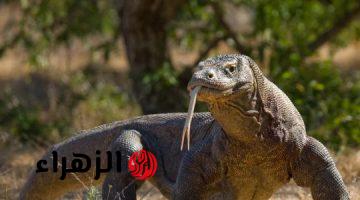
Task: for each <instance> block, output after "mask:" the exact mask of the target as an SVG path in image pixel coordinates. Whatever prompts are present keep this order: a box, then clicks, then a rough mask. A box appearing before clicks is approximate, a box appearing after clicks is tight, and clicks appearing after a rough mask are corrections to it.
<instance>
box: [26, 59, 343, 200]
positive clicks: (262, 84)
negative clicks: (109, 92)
mask: <svg viewBox="0 0 360 200" xmlns="http://www.w3.org/2000/svg"><path fill="white" fill-rule="evenodd" d="M199 85H201V86H203V87H202V89H201V90H200V92H199V94H198V99H199V100H200V101H204V102H206V103H207V104H208V106H209V110H210V113H196V114H195V115H194V118H193V122H192V126H191V148H190V150H189V151H182V152H181V151H180V150H179V149H180V140H181V138H180V137H181V133H182V128H183V125H184V122H185V117H186V114H181V113H171V114H158V115H148V116H142V117H139V118H136V119H132V120H128V121H123V122H116V123H112V124H109V125H104V126H101V127H98V128H96V129H94V130H91V131H85V132H84V133H82V134H79V135H78V136H75V137H73V138H71V139H69V140H67V141H65V142H63V143H61V144H57V145H55V146H54V147H53V148H52V149H51V150H50V151H49V153H47V154H46V155H45V156H44V159H47V160H48V163H51V154H50V153H51V151H52V150H56V151H58V152H59V156H66V157H68V158H69V159H70V158H71V157H72V153H73V152H76V153H86V154H88V155H95V153H94V152H95V150H101V151H102V152H104V151H105V150H112V151H115V150H120V151H121V152H122V153H123V155H124V156H123V158H122V159H123V163H127V160H128V156H129V155H131V154H132V153H133V152H135V151H138V150H140V149H142V148H145V149H147V150H149V151H151V152H153V153H154V154H155V155H156V157H157V160H158V163H159V167H158V171H157V172H156V174H155V176H154V177H153V178H151V179H150V181H151V182H152V183H153V184H154V185H155V186H157V187H158V188H159V189H160V191H161V192H162V194H163V195H165V196H166V197H168V198H171V199H187V200H188V199H268V198H270V197H271V195H272V194H273V193H274V192H275V191H276V190H277V189H279V188H280V187H281V186H283V185H284V184H286V183H287V182H289V180H290V179H291V178H293V179H294V181H295V182H296V183H297V184H298V185H299V186H303V187H310V189H311V193H312V196H313V198H314V199H321V200H325V199H326V200H328V199H349V196H348V193H347V191H346V188H345V185H344V183H343V181H342V179H341V176H340V174H339V172H338V171H337V169H336V167H335V164H334V162H333V161H332V159H331V157H330V155H329V153H328V152H327V150H326V148H325V147H324V146H323V145H322V144H321V143H320V142H318V141H317V140H315V139H314V138H311V137H309V136H306V133H305V125H304V123H303V120H302V118H301V116H300V114H299V113H298V111H297V110H296V108H295V107H294V105H293V104H292V103H291V101H290V100H289V99H288V97H287V96H286V95H285V94H284V93H283V92H282V91H281V90H280V89H279V88H277V87H276V86H275V85H274V84H273V83H271V82H270V81H269V80H267V79H266V78H265V77H264V76H263V75H262V73H261V71H260V70H259V68H258V67H257V65H256V64H255V63H254V62H253V61H252V60H251V59H250V58H249V57H246V56H242V55H224V56H218V57H214V58H209V59H207V60H205V61H203V62H201V63H200V64H199V70H198V71H197V72H195V73H194V75H193V77H192V79H191V81H190V82H189V90H191V89H192V88H194V87H196V86H199ZM94 160H95V158H94V156H92V162H93V163H94ZM102 161H103V163H102V164H105V162H106V158H105V156H103V157H102ZM104 166H105V165H104ZM125 168H126V166H125V164H124V168H123V169H124V172H122V173H117V172H114V171H111V172H109V173H107V174H103V175H102V178H103V179H101V180H99V181H97V182H94V181H93V180H92V177H93V176H94V175H93V170H94V168H93V166H92V168H91V169H90V171H89V172H88V173H78V174H76V175H74V174H68V175H67V177H66V179H65V180H64V181H61V180H59V176H60V174H59V172H57V173H53V172H48V173H38V174H36V173H32V174H31V176H30V178H29V179H28V181H27V183H26V185H25V186H24V189H23V190H22V193H21V197H20V198H21V199H53V198H55V197H59V196H61V195H63V194H64V193H65V192H67V191H69V190H74V189H77V188H82V187H83V185H82V184H85V185H90V184H91V185H96V184H99V183H102V182H103V198H104V199H114V198H116V199H119V198H120V199H135V197H136V189H137V188H138V186H139V185H141V182H140V181H134V179H133V178H132V177H131V176H130V175H129V173H128V172H127V169H125ZM50 170H51V169H50ZM75 176H76V178H75ZM79 180H81V182H82V183H81V182H80V181H79Z"/></svg>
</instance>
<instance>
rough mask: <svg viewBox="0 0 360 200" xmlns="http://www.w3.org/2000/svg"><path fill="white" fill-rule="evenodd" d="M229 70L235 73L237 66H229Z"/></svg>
mask: <svg viewBox="0 0 360 200" xmlns="http://www.w3.org/2000/svg"><path fill="white" fill-rule="evenodd" d="M229 71H230V72H231V73H233V72H234V71H235V66H233V65H231V66H229Z"/></svg>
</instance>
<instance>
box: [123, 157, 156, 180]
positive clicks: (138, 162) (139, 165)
mask: <svg viewBox="0 0 360 200" xmlns="http://www.w3.org/2000/svg"><path fill="white" fill-rule="evenodd" d="M128 169H129V171H130V173H131V175H132V176H133V177H134V178H136V179H137V180H142V181H143V180H146V179H147V178H150V177H152V176H154V174H155V172H156V169H157V161H156V157H155V156H154V154H152V153H151V152H149V151H146V150H141V151H137V152H134V153H133V154H132V155H131V156H130V159H129V162H128Z"/></svg>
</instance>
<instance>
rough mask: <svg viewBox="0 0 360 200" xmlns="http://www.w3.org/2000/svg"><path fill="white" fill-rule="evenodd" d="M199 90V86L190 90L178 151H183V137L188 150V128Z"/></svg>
mask: <svg viewBox="0 0 360 200" xmlns="http://www.w3.org/2000/svg"><path fill="white" fill-rule="evenodd" d="M200 89H201V86H197V87H195V88H194V89H192V90H191V93H190V103H189V108H188V115H187V117H186V120H185V125H184V129H183V133H182V139H181V147H180V150H183V147H184V140H185V137H187V149H188V150H189V149H190V126H191V120H192V117H193V115H194V108H195V104H196V96H197V93H198V92H199V91H200Z"/></svg>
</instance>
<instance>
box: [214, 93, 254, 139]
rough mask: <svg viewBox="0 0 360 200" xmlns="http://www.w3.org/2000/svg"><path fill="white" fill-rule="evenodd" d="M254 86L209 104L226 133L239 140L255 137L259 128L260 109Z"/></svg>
mask: <svg viewBox="0 0 360 200" xmlns="http://www.w3.org/2000/svg"><path fill="white" fill-rule="evenodd" d="M259 106H260V105H259V101H258V97H257V95H256V91H255V88H254V89H253V90H252V91H250V92H243V93H239V94H237V95H233V96H231V98H229V99H227V100H226V101H221V102H215V103H212V104H209V110H210V112H211V113H212V115H213V117H214V118H215V120H216V121H217V122H218V123H219V124H220V125H221V127H222V128H223V130H224V131H225V132H226V134H228V135H231V136H233V137H236V138H238V139H240V140H244V141H249V140H254V139H256V136H257V135H259V132H260V128H261V116H260V115H261V110H260V107H259Z"/></svg>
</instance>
